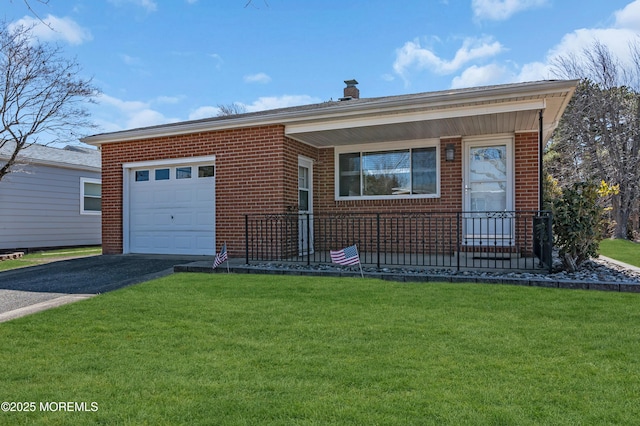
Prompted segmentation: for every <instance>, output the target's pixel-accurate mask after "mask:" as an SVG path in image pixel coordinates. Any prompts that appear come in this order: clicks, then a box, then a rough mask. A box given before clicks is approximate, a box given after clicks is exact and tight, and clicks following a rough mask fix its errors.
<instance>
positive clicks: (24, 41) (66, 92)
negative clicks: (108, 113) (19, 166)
mask: <svg viewBox="0 0 640 426" xmlns="http://www.w3.org/2000/svg"><path fill="white" fill-rule="evenodd" d="M79 73H80V67H79V65H78V63H77V62H76V61H75V60H69V59H66V58H64V57H63V56H62V51H61V49H60V48H59V47H57V46H55V45H50V44H46V43H39V44H38V43H37V42H36V40H35V39H34V38H33V36H32V33H31V28H27V27H24V26H18V27H16V28H14V29H12V30H9V29H8V26H7V25H6V24H2V26H0V155H2V157H3V160H2V161H3V162H2V166H1V167H0V180H1V179H2V177H3V176H4V175H6V174H7V173H9V172H10V171H11V168H12V166H13V165H14V164H15V162H16V161H17V159H18V157H19V154H20V152H21V151H22V150H23V149H25V148H27V147H28V146H30V145H32V144H34V143H38V142H42V141H44V142H50V143H52V142H58V141H65V140H69V138H74V139H75V137H74V135H73V130H74V129H79V128H80V129H82V128H84V129H88V128H92V127H95V126H94V125H93V123H92V122H91V121H90V120H89V113H88V111H87V109H86V104H87V102H92V98H93V97H94V96H96V95H97V94H98V93H99V91H98V89H97V88H96V87H94V86H93V85H92V83H91V80H88V79H83V78H81V77H79ZM4 158H6V159H4ZM5 161H6V162H5Z"/></svg>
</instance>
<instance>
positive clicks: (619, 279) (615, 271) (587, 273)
mask: <svg viewBox="0 0 640 426" xmlns="http://www.w3.org/2000/svg"><path fill="white" fill-rule="evenodd" d="M249 267H250V268H252V269H263V270H272V271H277V270H282V271H285V270H286V271H292V272H295V271H316V272H327V273H331V272H334V273H340V272H359V269H358V268H357V267H353V266H351V267H344V266H339V265H333V264H315V265H301V264H282V263H252V264H251V265H249ZM554 269H556V270H557V268H554ZM362 270H363V271H364V273H365V274H379V273H385V274H394V273H395V274H403V275H412V274H415V275H433V276H450V277H456V278H464V277H468V278H476V279H484V278H486V279H488V280H494V279H498V278H500V279H505V278H506V279H514V280H518V279H520V280H530V281H534V280H535V281H549V282H560V281H575V282H591V283H619V284H640V272H637V271H635V270H630V269H626V268H623V267H621V266H619V265H617V264H614V263H611V262H607V261H606V260H604V259H591V260H589V261H587V262H585V264H584V265H583V266H582V268H581V269H580V270H579V271H577V272H572V273H571V272H566V271H559V272H553V273H545V272H540V273H535V272H520V271H481V270H478V271H472V270H465V271H456V270H455V269H445V268H417V267H401V268H395V267H394V268H380V269H378V268H372V267H363V268H362Z"/></svg>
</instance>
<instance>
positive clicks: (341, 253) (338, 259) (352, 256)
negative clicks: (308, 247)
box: [329, 244, 360, 265]
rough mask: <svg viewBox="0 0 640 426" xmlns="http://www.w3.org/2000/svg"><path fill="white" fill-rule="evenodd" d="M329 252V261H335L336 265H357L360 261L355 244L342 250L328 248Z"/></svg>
mask: <svg viewBox="0 0 640 426" xmlns="http://www.w3.org/2000/svg"><path fill="white" fill-rule="evenodd" d="M329 254H330V255H331V262H333V263H337V264H338V265H357V264H359V263H360V256H359V255H358V248H357V247H356V245H355V244H354V245H352V246H349V247H346V248H343V249H342V250H337V251H333V250H330V251H329Z"/></svg>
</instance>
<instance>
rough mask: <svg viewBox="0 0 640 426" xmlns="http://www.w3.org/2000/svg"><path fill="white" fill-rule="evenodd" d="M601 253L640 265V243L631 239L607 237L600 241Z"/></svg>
mask: <svg viewBox="0 0 640 426" xmlns="http://www.w3.org/2000/svg"><path fill="white" fill-rule="evenodd" d="M600 254H602V255H603V256H607V257H610V258H612V259H616V260H619V261H620V262H624V263H628V264H630V265H634V266H638V267H640V244H638V243H634V242H633V241H629V240H620V239H618V240H613V239H606V240H602V241H601V242H600Z"/></svg>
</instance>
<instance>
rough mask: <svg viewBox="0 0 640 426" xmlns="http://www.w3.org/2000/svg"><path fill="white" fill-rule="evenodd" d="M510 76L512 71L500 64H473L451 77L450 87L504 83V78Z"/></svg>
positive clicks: (508, 78)
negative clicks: (480, 65)
mask: <svg viewBox="0 0 640 426" xmlns="http://www.w3.org/2000/svg"><path fill="white" fill-rule="evenodd" d="M512 78H513V75H512V73H511V72H510V71H509V70H508V69H507V68H505V67H503V66H501V65H498V64H489V65H486V66H482V67H479V66H477V65H473V66H471V67H469V68H467V69H466V70H464V71H463V72H462V74H460V75H459V76H457V77H455V78H454V79H453V81H452V83H451V88H452V89H459V88H462V87H478V86H488V85H492V84H499V83H505V82H506V81H505V80H510V79H512Z"/></svg>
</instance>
